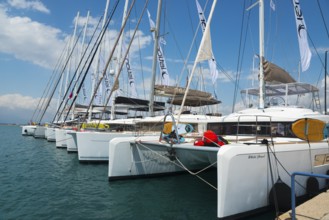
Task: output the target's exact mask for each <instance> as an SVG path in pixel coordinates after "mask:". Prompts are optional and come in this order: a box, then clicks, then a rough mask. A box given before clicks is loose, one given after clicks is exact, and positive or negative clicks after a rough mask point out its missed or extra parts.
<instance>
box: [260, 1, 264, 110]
mask: <svg viewBox="0 0 329 220" xmlns="http://www.w3.org/2000/svg"><path fill="white" fill-rule="evenodd" d="M263 59H264V0H259V108H260V109H264V103H265V83H264V68H263Z"/></svg>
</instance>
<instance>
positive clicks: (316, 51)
mask: <svg viewBox="0 0 329 220" xmlns="http://www.w3.org/2000/svg"><path fill="white" fill-rule="evenodd" d="M306 33H307V36H308V38H309V39H310V41H311V44H312V46H313V48H314V51H315V53H316V55H317V56H318V58H319V61H320V63H321V65H322V67H323V68H325V65H324V63H323V61H322V59H321V57H320V54H319V52H318V50H317V49H316V47H315V44H314V42H313V40H312V38H311V35H310V34H309V33H308V31H307V30H306ZM321 75H322V74H321V73H320V74H319V77H318V81H317V85H318V84H319V82H320V78H321Z"/></svg>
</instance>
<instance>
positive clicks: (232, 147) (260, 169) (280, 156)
mask: <svg viewBox="0 0 329 220" xmlns="http://www.w3.org/2000/svg"><path fill="white" fill-rule="evenodd" d="M273 152H274V153H273ZM269 155H270V156H269ZM217 158H218V159H217V160H218V166H217V178H218V202H217V205H218V208H217V210H218V211H217V217H218V218H219V219H222V218H227V217H233V218H235V217H238V216H239V215H240V216H239V217H241V215H243V213H245V214H246V213H247V212H252V211H257V210H260V209H262V208H264V207H268V206H269V194H270V190H271V189H272V186H273V184H274V183H275V182H276V181H277V180H278V179H279V178H280V179H281V180H282V181H283V182H284V183H285V184H287V185H288V186H289V187H290V186H291V179H290V175H291V174H292V173H293V172H297V171H298V172H314V173H317V174H326V172H327V171H328V170H329V159H328V158H329V148H328V143H327V142H320V143H319V142H318V143H310V145H308V143H306V142H303V141H300V140H299V141H298V140H296V141H295V142H294V140H291V142H290V143H288V142H286V143H278V144H275V148H274V149H272V151H271V150H270V153H268V151H267V147H266V145H245V144H228V145H225V146H223V147H221V148H220V150H219V151H218V156H217ZM270 168H271V169H270ZM272 177H273V181H272ZM307 178H308V177H301V176H296V181H297V182H298V183H296V190H295V193H296V196H301V195H304V194H306V190H305V189H306V180H307ZM318 181H319V188H320V189H321V188H323V187H324V186H325V180H324V179H318ZM277 193H280V192H277ZM286 196H288V198H290V194H289V195H286ZM279 203H280V201H279ZM289 204H290V203H289Z"/></svg>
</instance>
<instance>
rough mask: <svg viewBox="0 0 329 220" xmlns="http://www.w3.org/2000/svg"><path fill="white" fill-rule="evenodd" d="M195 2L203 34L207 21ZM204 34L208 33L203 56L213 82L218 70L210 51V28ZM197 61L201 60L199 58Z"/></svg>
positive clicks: (196, 1) (196, 0)
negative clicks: (206, 61)
mask: <svg viewBox="0 0 329 220" xmlns="http://www.w3.org/2000/svg"><path fill="white" fill-rule="evenodd" d="M195 3H196V7H197V9H198V13H199V19H200V24H201V29H202V32H203V34H205V33H204V32H205V29H206V25H207V21H206V18H205V16H204V14H203V10H202V8H201V6H200V4H199V2H198V0H195ZM206 34H208V36H207V37H208V39H207V41H208V45H207V46H206V49H205V51H207V52H205V55H204V58H206V59H208V64H209V69H210V74H211V77H212V83H213V84H215V83H216V80H217V77H218V71H217V64H216V60H215V57H214V55H213V53H212V48H211V47H212V46H211V39H210V29H209V33H206ZM198 61H201V60H200V58H199V60H198Z"/></svg>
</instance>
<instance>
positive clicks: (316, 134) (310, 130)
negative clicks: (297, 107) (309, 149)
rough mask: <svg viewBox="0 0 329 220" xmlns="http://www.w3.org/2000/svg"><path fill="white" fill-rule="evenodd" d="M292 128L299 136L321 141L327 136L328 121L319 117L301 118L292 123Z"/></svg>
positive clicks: (308, 139) (304, 138)
mask: <svg viewBox="0 0 329 220" xmlns="http://www.w3.org/2000/svg"><path fill="white" fill-rule="evenodd" d="M291 128H292V132H293V133H294V134H295V135H296V136H297V137H298V138H300V139H302V140H306V141H321V140H323V139H325V138H326V136H327V135H326V123H325V122H324V121H321V120H318V119H313V118H303V119H299V120H297V121H295V122H294V123H293V124H292V126H291Z"/></svg>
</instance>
